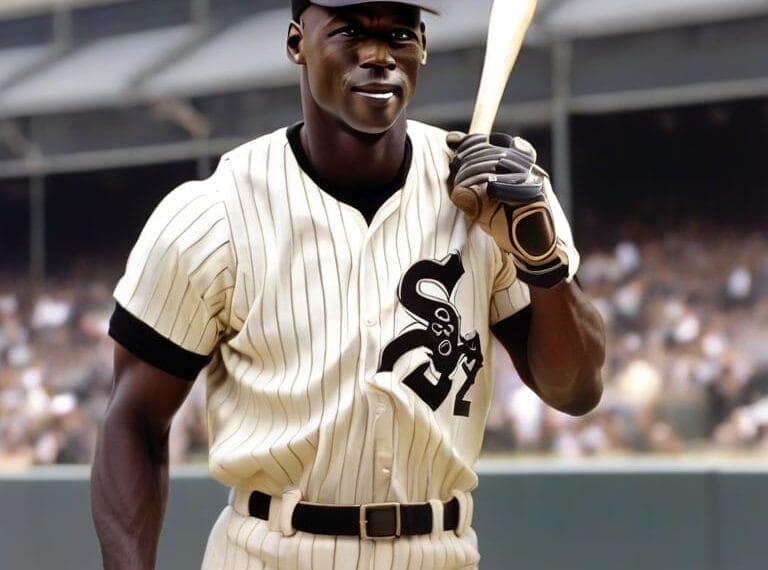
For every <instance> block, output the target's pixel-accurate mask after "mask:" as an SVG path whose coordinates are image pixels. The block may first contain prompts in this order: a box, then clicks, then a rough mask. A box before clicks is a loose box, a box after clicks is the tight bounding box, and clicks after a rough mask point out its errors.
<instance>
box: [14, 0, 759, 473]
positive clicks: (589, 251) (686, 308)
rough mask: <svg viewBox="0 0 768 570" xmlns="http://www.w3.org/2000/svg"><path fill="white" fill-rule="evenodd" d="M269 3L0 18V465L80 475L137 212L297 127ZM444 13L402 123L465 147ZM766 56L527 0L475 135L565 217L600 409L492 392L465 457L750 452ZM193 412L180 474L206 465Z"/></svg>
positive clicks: (652, 15)
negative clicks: (512, 158) (533, 156)
mask: <svg viewBox="0 0 768 570" xmlns="http://www.w3.org/2000/svg"><path fill="white" fill-rule="evenodd" d="M287 4H288V2H287V0H70V1H64V0H59V1H55V0H0V468H15V467H26V466H31V465H47V464H87V463H89V462H90V459H91V455H92V453H93V448H94V439H95V434H96V429H97V425H98V422H99V418H100V416H101V415H102V413H103V411H104V409H105V405H106V401H107V396H108V393H109V389H110V385H111V373H112V362H111V341H110V340H109V339H108V337H107V336H106V330H107V322H108V319H109V316H110V314H111V311H112V307H113V301H112V299H111V291H112V289H113V287H114V285H115V284H116V281H117V279H118V278H119V276H120V275H121V273H122V269H123V265H124V263H125V260H126V257H127V254H128V252H129V250H130V248H131V246H132V245H133V243H134V241H135V239H136V238H137V236H138V232H139V230H140V228H141V226H142V224H143V222H144V220H145V219H146V217H147V216H148V215H149V213H150V211H151V210H152V208H153V207H154V205H155V204H156V203H157V202H158V201H159V200H160V198H161V197H162V196H163V195H164V194H165V193H167V192H168V191H169V190H171V189H172V188H173V187H175V186H176V185H177V184H179V183H181V182H182V181H185V180H188V179H192V178H205V177H207V176H208V175H209V174H210V173H211V172H212V170H213V169H214V168H215V167H216V164H217V161H218V157H219V156H220V155H221V154H222V153H223V152H224V151H226V150H228V149H229V148H232V147H234V146H236V145H238V144H240V143H242V142H245V141H246V140H249V139H251V138H254V137H256V136H258V135H261V134H264V133H266V132H269V131H271V130H273V129H276V128H279V127H282V126H285V125H287V124H290V123H293V122H295V121H297V120H298V119H299V118H300V114H299V101H298V93H297V88H296V84H297V72H296V70H295V69H294V68H293V67H292V66H291V65H290V64H289V63H288V61H287V59H286V57H285V53H284V47H283V46H284V37H285V33H286V31H287V27H288V21H289V11H288V9H287ZM444 5H445V8H444V15H443V17H441V18H439V19H437V18H433V17H431V16H428V17H427V33H428V42H429V47H430V58H429V63H428V65H427V67H426V68H425V69H424V72H423V75H422V78H421V84H420V86H419V91H418V95H417V97H416V99H415V101H414V102H413V104H412V107H411V110H410V116H411V117H412V118H415V119H420V120H425V121H428V122H431V123H433V124H436V125H439V126H442V127H445V128H451V129H452V128H459V129H465V128H466V127H467V125H468V122H469V117H470V114H471V112H472V105H473V99H474V94H475V92H476V89H477V83H478V79H479V73H480V68H481V65H482V59H483V52H484V48H483V43H484V37H485V32H486V28H487V14H488V8H489V6H490V0H473V1H472V2H468V1H461V0H445V2H444ZM766 38H768V2H766V1H765V0H729V1H728V2H722V1H719V0H646V1H644V2H623V1H621V0H549V1H546V0H540V2H539V10H538V14H537V18H536V21H535V23H534V26H533V28H532V29H531V31H530V33H529V34H528V38H527V40H526V45H525V48H524V50H523V53H522V54H521V57H520V60H519V62H518V65H517V66H516V68H515V70H514V72H513V75H512V80H511V83H510V86H509V88H508V90H507V93H506V96H505V100H504V103H503V106H502V109H501V111H500V113H499V118H498V121H497V129H498V130H503V131H507V132H511V133H514V134H518V135H522V136H525V137H526V138H528V139H529V140H531V141H532V142H533V143H534V145H535V146H536V147H537V149H538V151H539V156H540V161H541V163H542V165H543V166H544V167H545V168H547V169H548V170H549V171H550V172H551V174H552V177H553V181H554V184H555V188H556V189H557V191H558V193H559V196H560V199H561V201H562V203H563V205H564V207H565V209H566V211H567V213H568V215H569V217H570V219H571V222H572V226H573V228H574V232H575V237H576V242H577V244H578V245H579V248H580V250H581V253H582V265H581V270H580V272H579V279H580V281H581V284H582V286H583V287H584V289H585V290H586V291H587V292H588V293H589V294H590V295H591V297H592V298H593V299H594V301H595V303H596V304H597V306H598V307H599V309H600V311H601V313H602V315H603V317H604V319H605V321H606V324H607V328H608V333H609V346H608V354H609V357H608V362H607V364H606V367H605V373H604V374H605V382H606V392H605V396H604V398H603V402H602V404H601V405H600V407H599V408H598V409H597V410H596V411H595V412H593V413H591V414H589V415H588V416H586V417H584V418H578V419H574V418H569V417H567V416H564V415H562V414H558V413H556V412H553V411H551V410H549V409H546V408H545V407H544V406H542V405H541V404H540V403H539V401H538V400H537V399H536V397H535V396H534V395H533V394H532V393H531V392H530V391H529V390H528V389H527V388H525V387H523V386H522V384H521V382H520V381H519V379H518V378H516V377H514V376H500V377H497V378H496V389H497V392H498V393H497V397H496V398H495V400H494V402H495V403H494V408H493V410H492V412H491V416H490V418H489V423H488V432H487V435H486V438H485V454H486V457H495V456H500V455H503V456H507V455H509V454H515V456H516V457H520V456H525V457H559V458H562V457H566V458H580V457H587V456H589V457H591V456H601V457H605V456H608V457H614V456H618V457H625V456H633V455H635V454H654V455H655V454H665V455H668V456H671V457H679V456H680V455H681V454H685V455H687V456H693V457H701V456H705V457H711V456H716V457H722V456H727V457H748V458H754V457H761V456H762V457H765V454H766V453H768V199H766V196H767V195H768V176H766V171H765V168H766V160H765V159H766V150H768V63H766V62H768V42H766ZM496 357H497V358H506V356H505V355H502V354H501V353H500V352H499V354H497V355H496ZM203 400H204V394H203V393H202V386H197V387H196V388H195V390H194V391H193V393H192V396H191V397H190V399H189V400H188V402H187V403H186V404H185V406H184V408H183V409H182V411H181V413H180V415H179V418H178V421H177V422H176V424H175V426H174V429H173V444H172V457H173V460H174V461H175V462H177V463H185V462H200V461H204V460H205V454H206V428H205V419H204V411H203V408H202V406H203Z"/></svg>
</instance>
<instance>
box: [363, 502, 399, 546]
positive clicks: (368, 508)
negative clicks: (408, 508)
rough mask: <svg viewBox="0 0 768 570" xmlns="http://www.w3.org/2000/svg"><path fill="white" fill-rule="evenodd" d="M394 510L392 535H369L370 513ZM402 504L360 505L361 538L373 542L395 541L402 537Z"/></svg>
mask: <svg viewBox="0 0 768 570" xmlns="http://www.w3.org/2000/svg"><path fill="white" fill-rule="evenodd" d="M390 509H391V510H392V512H393V516H392V518H393V519H394V525H393V526H394V529H393V530H394V532H393V533H391V534H369V532H368V523H369V522H370V521H369V520H368V515H369V513H375V512H382V511H386V510H390ZM400 522H401V521H400V503H368V504H366V505H360V538H362V539H371V540H382V539H385V540H386V539H389V540H391V539H394V538H397V537H398V536H400V530H401V528H400Z"/></svg>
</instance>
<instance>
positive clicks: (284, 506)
mask: <svg viewBox="0 0 768 570" xmlns="http://www.w3.org/2000/svg"><path fill="white" fill-rule="evenodd" d="M299 501H301V491H300V490H299V489H287V490H286V491H284V492H283V496H282V497H281V501H280V503H281V505H280V513H279V514H278V517H279V519H277V520H278V521H279V524H280V532H281V533H282V534H283V536H293V535H294V534H296V529H295V528H293V510H294V509H295V508H296V505H298V504H299ZM269 518H270V520H272V508H271V505H270V512H269Z"/></svg>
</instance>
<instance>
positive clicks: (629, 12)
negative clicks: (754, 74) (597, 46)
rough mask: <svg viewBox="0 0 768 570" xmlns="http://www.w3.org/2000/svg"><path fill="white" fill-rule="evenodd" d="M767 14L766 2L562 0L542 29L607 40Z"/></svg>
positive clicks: (561, 33) (555, 34) (742, 0)
mask: <svg viewBox="0 0 768 570" xmlns="http://www.w3.org/2000/svg"><path fill="white" fill-rule="evenodd" d="M767 13H768V0H642V1H641V2H628V1H625V0H561V1H560V2H558V3H557V5H556V6H554V7H553V9H552V10H551V11H550V13H549V15H548V16H547V17H546V21H545V22H544V26H545V27H546V29H547V31H548V32H549V33H550V34H552V35H554V36H567V37H585V36H590V37H591V36H606V35H613V34H621V33H627V32H638V31H644V30H652V29H659V28H670V27H675V26H688V25H695V24H704V23H709V22H716V21H720V20H729V19H734V18H743V17H749V16H755V15H760V14H767Z"/></svg>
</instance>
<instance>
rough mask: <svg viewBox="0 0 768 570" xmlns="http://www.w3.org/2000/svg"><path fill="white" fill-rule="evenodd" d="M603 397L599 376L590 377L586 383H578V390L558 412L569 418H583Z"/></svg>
mask: <svg viewBox="0 0 768 570" xmlns="http://www.w3.org/2000/svg"><path fill="white" fill-rule="evenodd" d="M602 397H603V382H602V379H601V376H600V374H599V373H598V374H596V375H594V376H592V377H590V378H589V379H588V380H586V381H582V382H580V383H579V388H578V390H575V391H574V394H573V396H572V398H570V400H569V401H568V402H567V403H565V404H563V405H560V406H556V407H557V409H558V410H560V411H561V412H563V413H566V414H568V415H570V416H583V415H586V414H588V413H589V412H591V411H592V410H594V409H595V408H596V407H597V406H598V404H600V400H601V399H602Z"/></svg>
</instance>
